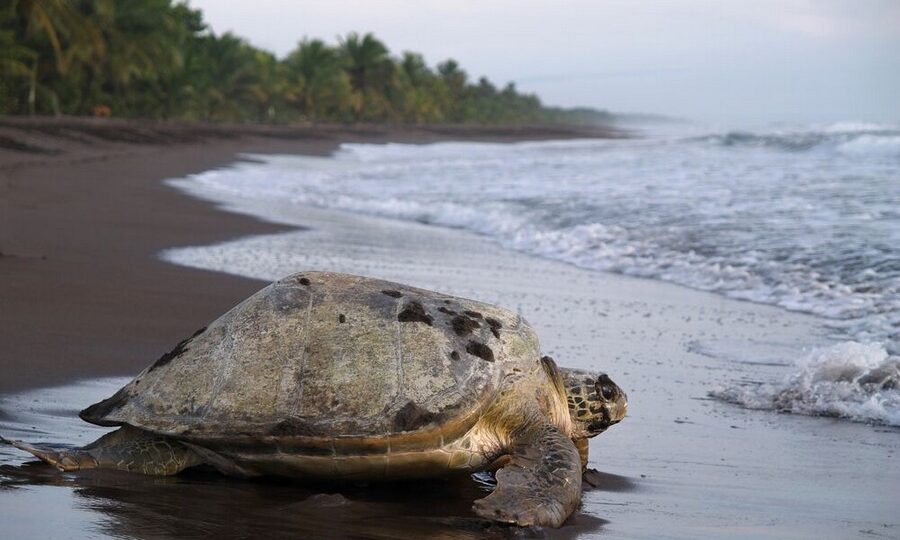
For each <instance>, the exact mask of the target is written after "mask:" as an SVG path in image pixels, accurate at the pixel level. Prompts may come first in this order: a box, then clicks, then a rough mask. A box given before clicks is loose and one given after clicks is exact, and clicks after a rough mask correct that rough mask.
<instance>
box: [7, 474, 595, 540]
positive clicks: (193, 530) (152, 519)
mask: <svg viewBox="0 0 900 540" xmlns="http://www.w3.org/2000/svg"><path fill="white" fill-rule="evenodd" d="M27 486H59V487H68V488H70V489H72V492H73V494H74V501H73V505H72V506H75V507H77V508H79V509H84V510H90V511H92V512H96V513H98V514H100V515H99V516H98V518H97V524H98V526H99V527H100V528H101V529H102V530H103V531H104V532H106V533H107V534H110V535H111V536H116V537H128V538H187V537H192V538H193V537H216V538H236V537H243V538H248V537H249V538H254V537H267V538H280V537H291V538H298V537H299V538H304V537H309V538H319V537H331V538H379V539H393V538H404V539H405V538H447V539H451V538H452V539H457V538H459V539H468V538H472V539H474V538H522V537H525V538H572V537H576V536H581V535H583V534H588V533H596V532H598V531H599V529H600V528H601V527H602V525H603V524H604V523H606V522H605V521H603V520H600V519H598V518H594V517H591V516H588V515H585V514H576V515H575V516H573V517H572V518H570V520H569V521H568V522H567V523H566V526H565V527H563V528H562V529H558V530H551V529H521V528H516V527H507V526H503V525H497V524H493V523H490V522H487V521H484V520H481V519H478V518H476V517H475V516H474V515H473V514H472V512H471V506H472V502H473V501H474V500H475V499H478V498H481V497H484V496H485V487H484V484H483V483H476V482H473V481H472V479H470V478H469V477H468V476H460V477H456V478H449V479H442V480H427V481H415V482H412V481H409V482H392V483H373V484H369V485H352V484H344V485H332V484H328V485H326V484H312V485H301V484H297V483H295V482H288V481H284V480H279V479H263V480H236V479H232V478H225V477H222V476H221V475H219V474H217V473H215V472H211V471H208V470H202V469H199V470H190V471H186V472H185V473H183V474H181V475H178V476H175V477H164V478H160V477H147V476H141V475H137V474H130V473H123V472H118V471H99V470H93V471H81V472H78V473H60V472H58V471H56V470H55V469H53V468H52V467H49V466H47V465H44V464H43V463H40V462H29V463H26V464H24V465H23V466H21V467H12V466H3V467H0V490H15V489H17V488H19V487H27ZM7 493H9V492H7Z"/></svg>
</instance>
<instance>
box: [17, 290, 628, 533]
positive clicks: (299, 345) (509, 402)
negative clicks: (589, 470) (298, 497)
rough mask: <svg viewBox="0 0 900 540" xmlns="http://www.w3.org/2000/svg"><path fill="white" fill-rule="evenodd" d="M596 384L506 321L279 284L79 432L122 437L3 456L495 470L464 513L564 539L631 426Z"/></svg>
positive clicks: (527, 329) (78, 465)
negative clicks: (600, 448) (608, 446)
mask: <svg viewBox="0 0 900 540" xmlns="http://www.w3.org/2000/svg"><path fill="white" fill-rule="evenodd" d="M625 399H626V398H625V394H624V392H622V391H621V390H620V389H619V388H618V387H617V386H615V384H614V383H612V381H610V380H609V378H608V377H606V376H605V375H603V374H596V373H592V372H587V371H577V370H560V369H559V368H557V367H556V364H555V363H554V362H553V360H552V359H549V358H547V357H543V358H542V357H541V354H540V345H539V342H538V339H537V335H536V333H535V332H534V330H533V329H532V328H531V326H529V325H528V323H527V322H526V321H525V320H524V319H523V318H522V317H521V316H520V315H518V314H516V313H513V312H511V311H509V310H506V309H503V308H501V307H497V306H493V305H489V304H484V303H480V302H476V301H472V300H467V299H462V298H456V297H452V296H448V295H443V294H440V293H436V292H432V291H427V290H422V289H417V288H413V287H408V286H405V285H401V284H397V283H392V282H388V281H382V280H377V279H371V278H366V277H360V276H352V275H347V274H338V273H328V272H302V273H299V274H294V275H291V276H288V277H286V278H284V279H281V280H279V281H276V282H275V283H273V284H271V285H269V286H268V287H266V288H264V289H262V290H261V291H259V292H257V293H256V294H254V295H253V296H251V297H250V298H248V299H247V300H245V301H243V302H241V303H240V304H238V305H237V306H235V307H234V308H233V309H231V310H230V311H228V312H227V313H225V314H224V315H222V316H221V317H220V318H218V319H217V320H215V321H214V322H212V323H211V324H210V325H209V326H208V327H206V328H203V329H201V330H198V331H197V332H196V333H195V334H194V335H193V336H191V337H190V338H188V339H186V340H184V341H182V342H181V343H179V344H178V345H177V346H176V347H175V348H174V349H173V350H172V351H170V352H169V353H166V354H165V355H163V356H162V357H160V358H159V359H158V360H157V361H156V362H154V363H153V364H152V365H150V366H148V367H147V368H146V369H145V370H144V371H142V372H141V373H140V374H139V375H138V376H137V377H135V378H134V379H133V380H132V381H131V382H130V383H129V384H127V385H126V386H125V387H123V388H122V389H121V390H119V391H118V392H117V393H116V394H115V395H113V396H112V397H110V398H108V399H106V400H104V401H101V402H99V403H97V404H95V405H92V406H90V407H88V408H87V409H85V410H83V411H82V412H81V414H80V416H81V418H82V419H84V420H86V421H88V422H91V423H94V424H98V425H102V426H122V429H121V430H120V431H118V432H116V433H117V434H118V435H114V436H107V439H106V440H104V439H101V440H100V441H97V442H95V443H93V444H92V445H89V446H87V447H85V448H83V449H76V450H71V451H66V450H57V449H53V448H47V447H37V446H34V445H28V444H27V443H20V442H12V443H11V444H14V445H15V446H18V447H19V448H22V449H24V450H27V451H29V452H32V453H33V454H35V455H37V456H38V457H40V458H41V459H44V460H45V461H48V462H50V463H53V464H54V465H56V466H57V467H60V468H62V469H65V470H77V469H83V468H95V467H107V468H120V469H126V470H134V471H137V472H143V473H145V474H174V473H177V472H178V471H180V470H181V469H183V468H185V467H189V466H193V465H196V464H200V463H205V464H208V465H212V466H213V467H216V468H217V469H219V470H220V471H222V472H223V473H225V474H229V475H236V476H258V475H276V476H286V477H294V478H299V479H318V480H323V479H324V480H330V479H336V480H347V479H353V480H358V479H365V480H383V479H398V478H420V477H435V476H441V475H447V474H453V473H462V472H474V471H479V470H484V469H487V468H496V467H497V466H501V465H502V467H503V468H502V469H501V470H500V471H499V472H498V473H497V479H498V487H497V489H496V490H495V491H494V492H493V493H492V494H491V495H490V496H488V497H486V498H484V499H481V500H479V501H477V502H476V505H475V507H474V510H475V512H476V513H478V514H479V515H481V516H483V517H487V518H489V519H494V520H498V521H505V522H510V523H517V524H520V525H550V526H559V525H560V524H561V523H562V522H563V521H564V520H565V519H566V518H567V517H568V515H569V514H570V513H571V512H572V511H573V510H574V508H575V507H576V506H577V504H578V502H579V501H580V493H581V472H582V469H583V467H584V466H585V464H586V459H587V442H586V441H587V438H589V437H592V436H594V435H596V434H598V433H600V432H602V431H603V430H605V429H606V428H607V427H609V426H610V425H612V424H614V423H616V422H618V421H619V420H621V419H622V417H624V415H625V409H626V401H625Z"/></svg>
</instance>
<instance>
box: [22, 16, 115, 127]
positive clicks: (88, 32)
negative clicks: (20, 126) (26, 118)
mask: <svg viewBox="0 0 900 540" xmlns="http://www.w3.org/2000/svg"><path fill="white" fill-rule="evenodd" d="M6 9H8V12H7V16H9V17H12V18H13V19H14V28H15V29H16V30H17V35H16V41H17V42H18V44H20V45H21V46H24V47H27V48H28V49H30V50H31V51H32V53H33V54H31V55H29V56H30V57H31V63H32V64H31V73H30V77H29V88H28V98H27V100H28V112H29V113H30V114H34V113H35V111H36V109H37V94H38V91H39V90H41V88H40V86H41V85H40V83H41V81H42V80H44V79H45V78H53V76H54V75H55V74H56V73H58V74H61V75H65V74H66V73H67V72H68V70H69V68H70V66H71V65H72V62H73V60H74V59H76V58H78V57H79V56H80V55H83V54H85V52H86V51H102V50H103V49H104V43H103V40H102V38H101V37H100V34H99V30H98V28H97V25H96V24H94V22H93V21H91V20H89V19H88V18H86V17H84V16H83V15H82V14H81V13H80V12H79V11H78V9H77V6H76V3H75V2H69V1H66V0H12V1H11V2H10V3H9V4H8V6H6ZM48 49H49V50H48ZM20 56H21V54H20ZM50 56H52V58H53V64H52V65H47V63H46V62H45V60H49V58H48V57H50ZM45 92H46V93H47V94H48V95H49V96H50V100H51V103H52V105H53V109H54V110H55V111H56V112H58V96H57V95H56V92H54V91H53V90H52V89H46V90H45Z"/></svg>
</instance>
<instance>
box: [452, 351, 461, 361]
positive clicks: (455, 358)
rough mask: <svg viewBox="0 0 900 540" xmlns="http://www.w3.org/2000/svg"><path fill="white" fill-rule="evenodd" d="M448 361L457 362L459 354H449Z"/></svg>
mask: <svg viewBox="0 0 900 540" xmlns="http://www.w3.org/2000/svg"><path fill="white" fill-rule="evenodd" d="M450 359H451V360H459V353H458V352H456V351H453V352H451V353H450Z"/></svg>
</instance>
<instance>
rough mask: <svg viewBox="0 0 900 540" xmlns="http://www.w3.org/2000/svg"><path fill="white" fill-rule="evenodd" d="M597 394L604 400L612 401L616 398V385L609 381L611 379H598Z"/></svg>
mask: <svg viewBox="0 0 900 540" xmlns="http://www.w3.org/2000/svg"><path fill="white" fill-rule="evenodd" d="M597 393H598V394H600V395H601V396H603V399H605V400H606V401H612V400H613V399H615V397H616V385H615V384H613V382H612V381H611V380H609V377H607V376H606V375H601V376H600V378H598V379H597Z"/></svg>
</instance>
